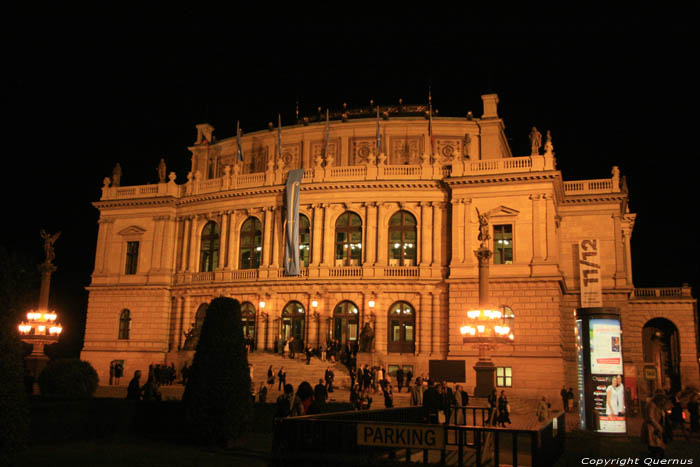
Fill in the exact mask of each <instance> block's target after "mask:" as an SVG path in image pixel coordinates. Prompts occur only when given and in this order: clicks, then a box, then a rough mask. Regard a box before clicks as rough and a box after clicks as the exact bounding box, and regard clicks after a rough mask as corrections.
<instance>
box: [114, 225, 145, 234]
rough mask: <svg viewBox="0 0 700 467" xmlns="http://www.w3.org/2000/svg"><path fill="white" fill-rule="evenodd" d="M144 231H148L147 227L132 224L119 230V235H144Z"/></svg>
mask: <svg viewBox="0 0 700 467" xmlns="http://www.w3.org/2000/svg"><path fill="white" fill-rule="evenodd" d="M144 233H146V229H144V228H143V227H139V226H138V225H130V226H129V227H127V228H125V229H123V230H120V231H119V235H143V234H144Z"/></svg>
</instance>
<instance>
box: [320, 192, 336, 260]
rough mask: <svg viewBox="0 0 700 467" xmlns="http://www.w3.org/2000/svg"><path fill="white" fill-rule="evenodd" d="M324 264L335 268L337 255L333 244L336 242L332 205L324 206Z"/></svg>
mask: <svg viewBox="0 0 700 467" xmlns="http://www.w3.org/2000/svg"><path fill="white" fill-rule="evenodd" d="M323 208H324V211H323V231H324V232H326V233H325V234H324V235H323V262H322V264H323V265H324V266H328V267H333V266H335V260H334V258H335V255H334V254H333V242H334V240H335V226H334V225H331V219H330V218H331V217H332V215H331V214H332V210H333V208H332V207H331V205H330V204H327V203H326V204H323Z"/></svg>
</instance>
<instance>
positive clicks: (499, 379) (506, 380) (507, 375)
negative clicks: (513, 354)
mask: <svg viewBox="0 0 700 467" xmlns="http://www.w3.org/2000/svg"><path fill="white" fill-rule="evenodd" d="M496 387H499V388H512V387H513V368H512V367H510V366H498V367H496Z"/></svg>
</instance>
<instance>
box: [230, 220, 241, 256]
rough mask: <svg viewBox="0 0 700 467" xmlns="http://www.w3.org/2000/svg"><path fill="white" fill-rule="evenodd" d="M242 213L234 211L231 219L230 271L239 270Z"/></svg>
mask: <svg viewBox="0 0 700 467" xmlns="http://www.w3.org/2000/svg"><path fill="white" fill-rule="evenodd" d="M240 213H241V211H233V212H232V213H231V215H230V217H229V234H228V269H238V249H239V248H238V242H240V239H241V234H240V231H239V230H238V228H237V227H238V225H239V223H240V222H239V221H240V218H239V216H240Z"/></svg>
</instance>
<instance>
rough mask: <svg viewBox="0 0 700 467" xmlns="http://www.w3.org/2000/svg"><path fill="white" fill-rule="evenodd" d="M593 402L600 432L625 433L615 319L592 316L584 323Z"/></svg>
mask: <svg viewBox="0 0 700 467" xmlns="http://www.w3.org/2000/svg"><path fill="white" fill-rule="evenodd" d="M588 329H589V345H590V350H589V351H590V362H591V369H590V378H591V380H592V381H591V386H592V387H593V406H594V411H595V414H596V418H597V420H598V423H597V425H598V426H597V428H598V431H599V432H603V433H625V432H626V430H627V427H626V421H625V388H624V384H623V382H622V381H623V380H622V376H623V366H622V365H623V361H622V345H621V342H620V338H621V328H620V321H619V319H615V318H592V319H590V320H589V323H588Z"/></svg>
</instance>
